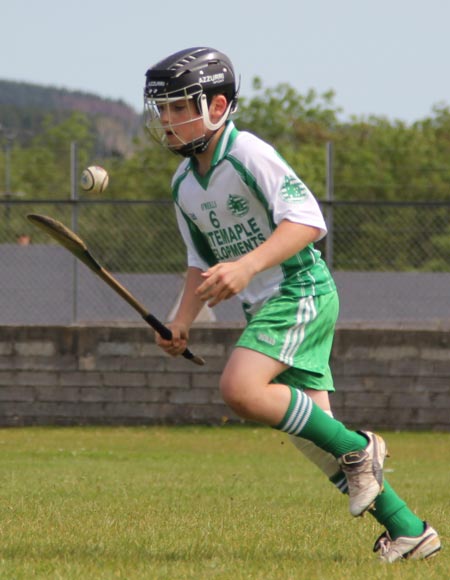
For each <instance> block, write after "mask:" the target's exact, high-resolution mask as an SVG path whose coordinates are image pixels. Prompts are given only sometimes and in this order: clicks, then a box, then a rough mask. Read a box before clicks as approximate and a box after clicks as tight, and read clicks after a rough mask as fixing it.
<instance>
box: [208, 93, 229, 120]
mask: <svg viewBox="0 0 450 580" xmlns="http://www.w3.org/2000/svg"><path fill="white" fill-rule="evenodd" d="M227 107H228V101H227V98H226V97H225V95H214V96H213V98H212V100H211V105H210V107H209V116H210V118H211V120H212V121H213V122H216V121H218V120H219V119H220V118H221V117H222V116H223V114H224V113H225V111H226V110H227Z"/></svg>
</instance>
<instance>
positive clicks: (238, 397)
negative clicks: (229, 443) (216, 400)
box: [219, 375, 251, 418]
mask: <svg viewBox="0 0 450 580" xmlns="http://www.w3.org/2000/svg"><path fill="white" fill-rule="evenodd" d="M219 388H220V393H221V395H222V399H223V400H224V401H225V403H226V404H227V405H228V406H229V407H230V409H232V410H233V411H234V412H235V413H236V414H237V415H239V416H240V417H243V418H245V417H247V416H248V415H249V413H250V411H251V403H250V399H249V397H248V395H247V389H246V388H245V386H244V385H240V384H239V382H238V381H236V380H234V381H233V380H231V379H229V378H227V376H226V375H225V376H222V378H221V380H220V385H219Z"/></svg>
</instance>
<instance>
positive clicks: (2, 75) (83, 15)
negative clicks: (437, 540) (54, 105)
mask: <svg viewBox="0 0 450 580" xmlns="http://www.w3.org/2000/svg"><path fill="white" fill-rule="evenodd" d="M0 17H1V23H2V25H1V33H0V79H2V80H14V81H23V82H31V83H34V84H39V85H45V86H55V87H59V88H65V89H69V90H79V91H83V92H89V93H93V94H96V95H99V96H101V97H106V98H111V99H120V100H123V101H125V102H126V103H127V104H129V105H131V106H132V107H133V108H134V109H136V111H138V112H140V111H141V110H142V100H143V97H142V94H143V86H144V80H145V71H146V70H147V68H149V67H150V66H152V65H153V64H155V63H156V62H158V61H159V60H161V59H162V58H164V57H166V56H168V55H169V54H172V53H174V52H176V51H178V50H181V49H183V48H187V47H191V46H200V45H205V46H212V47H214V48H217V49H219V50H221V51H222V52H225V53H226V54H227V55H228V56H229V57H230V58H231V60H232V61H233V63H234V66H235V71H236V73H237V74H238V75H240V77H241V91H240V92H241V95H243V96H245V97H251V96H252V80H253V79H254V77H256V76H258V77H260V78H261V79H262V81H263V83H264V86H266V87H275V86H276V85H277V84H279V83H288V84H290V85H291V86H292V87H294V88H295V89H296V90H297V91H298V92H300V93H302V94H305V93H306V92H307V91H308V90H309V89H314V90H315V91H317V92H318V93H319V94H321V93H323V92H326V91H328V90H330V89H332V90H334V91H335V93H336V96H335V98H334V105H335V106H336V107H340V108H341V109H342V114H341V116H342V117H343V118H349V117H351V116H353V115H355V116H357V117H368V116H369V115H377V116H383V117H386V118H388V119H389V120H391V121H394V120H402V121H405V122H407V123H413V122H414V121H417V120H421V119H424V118H426V117H429V116H431V115H432V114H433V106H436V105H444V106H447V105H449V103H450V74H449V72H450V66H449V57H450V34H449V32H448V26H449V24H448V23H449V22H450V0H378V1H377V2H374V1H373V0H370V1H369V0H340V1H339V2H337V1H336V0H308V1H306V0H277V1H276V2H274V1H270V0H266V1H265V2H264V1H263V0H226V1H225V2H220V3H214V2H206V1H205V0H195V2H188V1H186V0H183V1H181V0H169V1H166V2H164V1H161V0H159V1H155V0H127V1H125V2H114V1H113V0H78V1H77V2H69V1H67V0H1V9H0ZM0 122H1V120H0Z"/></svg>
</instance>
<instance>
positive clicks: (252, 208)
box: [172, 121, 335, 314]
mask: <svg viewBox="0 0 450 580" xmlns="http://www.w3.org/2000/svg"><path fill="white" fill-rule="evenodd" d="M172 193H173V198H174V201H175V208H176V213H177V219H178V224H179V228H180V232H181V234H182V236H183V239H184V242H185V244H186V248H187V255H188V265H189V266H193V267H196V268H200V269H202V270H206V269H208V268H209V267H210V266H212V265H213V264H216V263H217V262H226V261H232V260H237V259H238V258H240V257H241V256H243V255H245V254H247V253H248V252H251V251H252V250H254V249H255V248H256V247H257V246H259V245H260V244H262V243H263V242H264V241H265V240H267V238H269V236H270V235H271V234H272V232H273V231H274V229H275V228H276V226H277V225H278V224H279V223H280V222H281V221H282V220H289V221H291V222H295V223H299V224H304V225H308V226H313V227H316V228H318V229H319V230H320V232H321V233H320V237H319V239H320V238H322V237H323V236H325V234H326V231H327V230H326V225H325V221H324V219H323V216H322V213H321V211H320V208H319V205H318V203H317V201H316V199H315V198H314V196H313V195H312V193H311V192H310V191H309V189H308V188H307V187H306V185H305V184H304V183H303V182H302V181H301V180H300V179H299V178H298V177H297V175H296V174H295V173H294V171H293V170H292V169H291V168H290V167H289V165H288V164H287V163H286V162H285V161H284V160H283V159H282V158H281V157H280V156H279V155H278V153H277V152H276V151H275V150H274V149H273V147H271V146H270V145H268V144H267V143H265V142H264V141H262V140H261V139H259V138H258V137H256V136H255V135H252V134H251V133H247V132H244V131H238V130H237V129H236V128H235V126H234V124H233V123H232V122H231V121H228V123H227V125H226V127H225V131H224V132H223V134H222V136H221V139H220V141H219V143H218V144H217V147H216V150H215V152H214V158H213V162H212V165H211V169H210V170H209V171H208V173H207V175H205V176H201V175H199V174H198V173H197V172H196V170H195V164H194V163H193V161H192V160H190V159H186V160H184V161H183V162H182V163H181V164H180V166H179V167H178V170H177V171H176V173H175V175H174V178H173V182H172ZM333 290H335V285H334V281H333V279H332V277H331V275H330V272H329V271H328V268H327V267H326V265H325V263H324V261H323V260H322V259H321V257H320V252H319V251H318V250H316V249H315V248H314V247H313V245H312V244H311V245H309V246H308V247H307V248H305V249H304V250H302V251H301V252H299V253H298V254H296V255H295V256H293V257H292V258H290V259H288V260H286V261H285V262H283V263H281V264H280V265H279V266H275V267H273V268H270V269H268V270H265V271H264V272H261V273H259V274H257V275H256V276H255V277H254V278H253V279H252V281H251V282H250V284H249V285H248V286H247V288H245V289H244V290H243V291H242V292H241V293H240V295H239V297H240V299H241V301H242V302H243V305H244V309H245V310H246V312H248V313H250V314H252V313H254V312H256V311H257V310H258V309H259V307H260V306H261V305H262V304H263V303H264V302H265V301H266V300H268V299H269V298H271V297H272V296H276V295H279V294H280V293H281V292H284V291H287V292H289V293H293V294H294V295H295V296H298V297H299V298H302V297H305V296H318V295H321V294H326V293H328V292H331V291H333Z"/></svg>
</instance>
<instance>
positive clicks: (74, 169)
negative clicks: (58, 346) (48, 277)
mask: <svg viewBox="0 0 450 580" xmlns="http://www.w3.org/2000/svg"><path fill="white" fill-rule="evenodd" d="M70 199H71V201H72V204H71V207H72V224H71V226H72V231H74V232H75V233H76V232H77V230H78V203H77V201H78V150H77V143H76V141H72V142H71V143H70ZM72 273H73V277H72V324H75V323H76V322H77V320H78V260H77V259H76V258H75V257H74V258H73V269H72Z"/></svg>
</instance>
